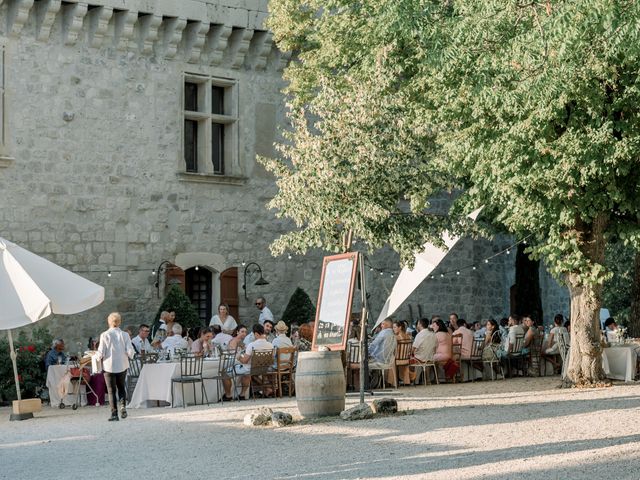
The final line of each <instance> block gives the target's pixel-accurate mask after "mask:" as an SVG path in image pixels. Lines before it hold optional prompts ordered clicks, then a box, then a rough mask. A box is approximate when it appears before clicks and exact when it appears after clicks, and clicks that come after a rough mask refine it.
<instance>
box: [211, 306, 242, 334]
mask: <svg viewBox="0 0 640 480" xmlns="http://www.w3.org/2000/svg"><path fill="white" fill-rule="evenodd" d="M216 325H218V326H219V327H220V328H221V329H222V331H223V332H224V333H226V334H227V335H231V333H233V331H234V330H235V329H236V327H237V326H238V323H237V322H236V320H235V318H233V317H232V316H231V315H230V314H229V305H227V304H226V303H221V304H220V305H218V314H217V315H214V316H213V317H211V321H210V322H209V326H210V327H213V326H216Z"/></svg>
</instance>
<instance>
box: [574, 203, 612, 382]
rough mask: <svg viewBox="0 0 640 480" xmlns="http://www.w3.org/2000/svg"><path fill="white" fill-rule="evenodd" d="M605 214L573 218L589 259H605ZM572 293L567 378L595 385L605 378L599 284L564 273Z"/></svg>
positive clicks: (600, 285)
mask: <svg viewBox="0 0 640 480" xmlns="http://www.w3.org/2000/svg"><path fill="white" fill-rule="evenodd" d="M606 225H607V217H606V216H605V215H603V214H600V215H598V216H597V217H596V218H595V219H594V221H593V223H591V224H585V223H583V222H581V221H580V220H577V221H576V231H577V233H578V235H579V237H580V249H581V251H582V253H583V254H584V255H585V256H586V257H587V258H588V259H589V260H590V261H591V263H599V264H602V263H603V262H604V250H605V240H604V231H605V229H606ZM567 284H568V286H569V294H570V296H571V354H570V357H569V368H568V369H567V377H568V380H569V381H571V382H573V383H574V384H575V385H578V386H588V385H595V384H598V383H600V382H602V381H603V380H604V371H603V369H602V347H601V345H600V306H601V304H602V284H593V283H586V282H584V281H583V280H581V279H580V278H579V276H578V275H577V274H575V273H570V274H569V275H568V276H567Z"/></svg>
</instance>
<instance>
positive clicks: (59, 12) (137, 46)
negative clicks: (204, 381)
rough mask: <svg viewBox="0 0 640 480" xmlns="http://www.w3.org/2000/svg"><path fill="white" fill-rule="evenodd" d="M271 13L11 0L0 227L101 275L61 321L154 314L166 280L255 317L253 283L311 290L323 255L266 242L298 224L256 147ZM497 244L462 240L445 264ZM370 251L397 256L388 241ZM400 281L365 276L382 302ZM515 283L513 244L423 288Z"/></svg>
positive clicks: (257, 5)
mask: <svg viewBox="0 0 640 480" xmlns="http://www.w3.org/2000/svg"><path fill="white" fill-rule="evenodd" d="M267 14H268V12H267V0H90V1H86V2H83V1H78V0H66V1H61V0H5V1H3V2H0V47H1V48H2V65H1V68H2V72H1V73H2V75H1V76H0V78H1V79H2V84H1V85H0V87H1V89H0V99H1V100H2V106H1V113H2V115H1V116H2V118H1V120H2V125H1V126H0V134H1V136H2V142H0V192H1V195H0V236H3V237H5V238H7V239H9V240H11V241H14V242H16V243H19V244H20V245H22V246H24V247H25V248H28V249H30V250H32V251H33V252H35V253H37V254H39V255H42V256H44V257H46V258H49V259H50V260H52V261H54V262H56V263H58V264H60V265H62V266H64V267H66V268H69V269H71V270H74V271H78V272H81V274H82V275H84V276H85V277H87V278H89V279H91V280H93V281H95V282H97V283H99V284H101V285H104V286H105V289H106V300H105V302H104V304H103V305H101V306H100V307H98V308H96V309H94V310H92V311H89V312H86V313H84V314H81V315H76V316H73V317H60V316H58V317H55V316H54V317H52V318H50V319H47V320H45V321H44V322H43V323H44V324H45V325H47V326H49V328H50V329H51V330H52V331H53V332H54V333H55V334H56V335H63V336H65V337H67V338H69V339H70V340H72V341H77V340H80V339H86V338H87V337H88V336H90V335H95V334H96V333H98V332H100V331H101V330H102V329H103V325H104V318H105V316H106V314H108V312H110V311H114V310H118V311H121V312H122V313H123V315H124V318H125V324H137V323H139V322H142V321H151V320H152V317H153V315H154V314H155V312H156V310H157V308H158V305H159V302H160V300H159V299H158V291H160V292H161V291H162V290H164V287H165V284H167V283H171V282H174V283H175V282H181V283H182V285H185V286H186V288H187V290H188V291H189V294H190V295H191V296H192V298H196V297H197V298H199V300H198V304H199V306H200V308H201V310H202V312H203V313H202V314H203V315H207V314H208V313H209V312H211V311H212V310H213V311H215V308H216V306H217V304H218V302H220V301H221V300H225V301H230V300H231V301H232V302H233V303H234V305H233V307H234V309H235V308H237V309H238V314H239V316H240V319H241V321H243V322H244V323H248V324H251V323H253V322H254V320H255V319H256V318H257V312H256V310H255V307H254V306H253V299H254V298H255V296H256V295H258V294H261V295H264V296H266V297H267V299H268V301H269V303H270V305H271V307H272V309H273V311H274V313H275V314H276V316H278V315H279V314H280V313H282V311H283V310H284V308H285V306H286V303H287V301H288V298H289V296H290V295H291V294H292V293H293V290H294V289H295V287H296V286H302V287H303V288H305V289H306V290H307V292H309V294H310V295H311V297H312V298H313V299H314V300H315V298H316V297H317V289H318V283H319V277H320V271H319V266H320V259H321V253H320V252H315V253H314V254H311V255H308V256H305V257H293V258H292V259H290V260H289V259H287V258H286V257H280V258H273V257H271V255H270V253H269V250H268V246H269V244H270V243H271V242H272V241H273V240H274V239H275V238H276V237H277V236H278V235H279V234H281V233H282V232H284V231H285V230H286V229H287V227H288V223H287V222H285V221H282V220H279V219H276V218H275V216H274V213H273V212H271V211H268V210H267V209H266V207H265V204H266V203H267V202H268V200H269V199H270V198H271V197H272V196H273V195H274V193H275V185H274V179H273V178H272V177H270V175H269V174H267V172H266V171H265V170H264V169H263V168H262V166H261V165H260V164H258V163H257V162H256V156H258V155H264V156H270V155H274V154H275V153H274V148H273V143H274V141H276V140H277V138H278V126H281V125H284V123H285V114H284V104H283V97H282V95H281V93H280V89H281V87H282V85H283V84H282V69H283V68H284V67H285V66H286V64H287V62H288V60H289V56H288V55H287V54H286V53H282V52H279V51H278V49H277V48H276V47H275V45H274V43H273V40H272V34H271V33H270V32H269V31H267V29H266V27H265V19H266V17H267ZM495 248H497V247H496V244H495V243H489V242H471V241H464V242H463V244H462V245H460V246H459V247H457V248H456V249H455V251H453V252H452V254H451V255H450V256H449V257H447V259H446V262H445V263H447V265H449V266H451V265H454V266H455V265H456V264H459V263H465V262H468V261H469V259H476V260H480V259H481V258H484V256H487V255H490V254H491V253H492V251H493V249H495ZM165 260H166V261H167V262H164V261H165ZM474 261H475V260H474ZM243 262H245V263H249V262H256V263H257V264H259V265H260V267H261V268H262V273H263V275H264V277H265V278H266V279H267V280H268V281H269V284H268V285H266V286H261V287H257V286H255V285H254V282H255V280H256V279H257V276H256V275H254V274H253V273H254V270H253V267H251V268H250V269H249V280H248V282H247V285H248V291H247V298H246V299H245V296H244V292H243V290H242V284H243V283H244V271H245V270H244V267H243ZM372 262H373V263H374V264H376V266H377V267H379V268H383V269H385V270H387V271H397V270H398V264H397V257H395V256H394V255H392V254H390V253H384V252H382V253H379V254H377V255H374V256H372ZM160 265H162V268H161V271H160V272H157V271H156V270H157V268H158V266H160ZM171 265H175V267H173V266H171ZM443 268H449V267H448V266H444V267H443ZM452 268H455V267H452ZM154 273H155V275H154ZM158 274H160V275H158ZM158 280H159V286H158V287H159V288H156V282H157V281H158ZM385 282H388V283H386V284H385ZM391 282H392V280H391V279H390V278H389V277H388V276H387V277H384V279H382V278H377V277H376V278H373V277H372V278H371V281H370V282H369V283H370V288H371V293H372V295H371V301H372V307H373V311H374V312H377V311H378V310H379V308H380V307H381V305H382V303H383V302H384V299H385V298H386V291H387V290H388V289H390V288H391V286H392V283H391ZM511 283H513V262H512V261H510V259H509V258H505V257H504V256H502V257H501V258H500V259H499V260H498V261H496V262H493V263H492V264H491V265H490V266H488V267H487V268H483V269H481V270H478V271H476V272H474V273H473V274H470V275H465V276H463V277H460V278H457V279H447V280H446V281H444V282H440V283H438V284H437V285H430V284H429V283H428V282H427V283H425V284H424V285H423V287H421V290H420V291H419V292H418V293H417V294H416V295H414V296H413V297H412V301H414V302H419V303H421V304H423V305H424V306H425V310H427V311H428V312H430V313H431V312H440V313H443V312H446V311H449V310H454V309H455V310H458V311H460V312H462V313H463V314H465V315H466V316H467V317H469V318H471V317H484V316H487V315H501V314H503V313H506V312H507V311H508V306H509V303H508V302H509V286H510V285H511ZM543 285H544V301H545V311H547V312H551V311H553V312H555V311H564V312H565V313H567V309H568V301H567V296H566V293H564V292H563V290H562V289H559V288H558V286H557V285H556V284H555V283H554V282H552V281H550V280H549V279H548V278H547V277H546V276H545V278H544V281H543ZM401 315H406V312H405V313H401Z"/></svg>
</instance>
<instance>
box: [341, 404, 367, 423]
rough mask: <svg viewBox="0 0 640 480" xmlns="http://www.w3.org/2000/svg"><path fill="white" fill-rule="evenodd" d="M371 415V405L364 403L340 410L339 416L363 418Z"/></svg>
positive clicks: (351, 418) (342, 417) (347, 418)
mask: <svg viewBox="0 0 640 480" xmlns="http://www.w3.org/2000/svg"><path fill="white" fill-rule="evenodd" d="M371 417H373V410H371V407H370V406H369V405H368V404H366V403H364V404H361V405H356V406H355V407H351V408H348V409H347V410H344V411H343V412H340V418H341V419H343V420H364V419H365V418H371Z"/></svg>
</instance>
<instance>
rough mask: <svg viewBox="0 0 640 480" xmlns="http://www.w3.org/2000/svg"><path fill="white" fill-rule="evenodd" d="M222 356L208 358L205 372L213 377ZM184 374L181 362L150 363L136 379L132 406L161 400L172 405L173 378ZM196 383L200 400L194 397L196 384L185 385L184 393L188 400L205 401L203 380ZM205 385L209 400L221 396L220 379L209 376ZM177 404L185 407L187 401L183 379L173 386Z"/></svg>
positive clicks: (141, 405) (162, 402)
mask: <svg viewBox="0 0 640 480" xmlns="http://www.w3.org/2000/svg"><path fill="white" fill-rule="evenodd" d="M219 364H220V360H219V359H205V360H204V364H203V367H202V375H203V376H204V377H211V376H214V375H216V374H217V373H218V366H219ZM179 377H180V362H158V363H147V364H145V365H144V366H143V367H142V370H141V371H140V377H139V378H138V382H137V383H136V388H135V390H134V391H133V394H132V395H131V399H130V400H129V408H148V407H154V406H156V405H158V403H160V404H161V405H163V406H166V405H171V379H172V378H179ZM195 387H196V398H195V400H196V402H194V398H193V385H191V384H185V385H184V394H185V397H186V400H187V404H193V403H199V404H200V403H202V394H201V392H202V387H201V386H200V384H199V383H196V384H195ZM204 388H205V391H206V393H207V399H208V400H209V403H215V402H217V401H218V400H220V397H221V396H222V392H219V391H218V382H217V381H216V380H205V381H204ZM173 394H174V404H173V406H174V407H181V406H182V405H183V404H184V399H183V398H182V388H181V386H180V384H179V383H176V384H175V385H174V386H173Z"/></svg>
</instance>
